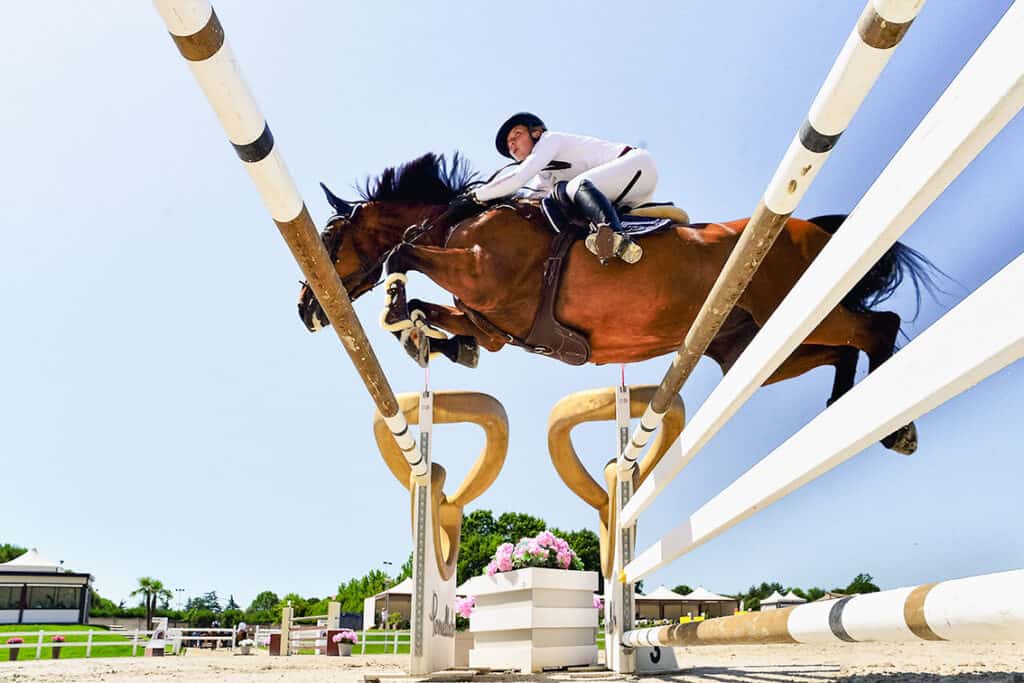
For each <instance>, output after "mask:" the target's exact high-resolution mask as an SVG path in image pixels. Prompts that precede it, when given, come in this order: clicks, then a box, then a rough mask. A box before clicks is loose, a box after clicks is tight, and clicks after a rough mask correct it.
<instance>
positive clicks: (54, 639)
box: [50, 636, 64, 643]
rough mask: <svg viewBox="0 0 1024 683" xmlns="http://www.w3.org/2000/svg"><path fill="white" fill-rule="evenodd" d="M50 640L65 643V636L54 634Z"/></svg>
mask: <svg viewBox="0 0 1024 683" xmlns="http://www.w3.org/2000/svg"><path fill="white" fill-rule="evenodd" d="M50 640H52V641H53V642H55V643H63V642H64V636H54V637H53V638H50Z"/></svg>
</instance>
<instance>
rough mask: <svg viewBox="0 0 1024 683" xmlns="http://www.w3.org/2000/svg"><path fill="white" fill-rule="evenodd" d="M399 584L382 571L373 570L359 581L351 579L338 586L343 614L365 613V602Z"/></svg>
mask: <svg viewBox="0 0 1024 683" xmlns="http://www.w3.org/2000/svg"><path fill="white" fill-rule="evenodd" d="M396 583H398V582H397V581H394V580H393V579H391V577H389V576H388V575H387V574H385V573H384V572H383V571H381V570H380V569H371V570H370V571H369V573H368V574H366V575H365V576H362V577H360V578H358V579H351V580H349V581H346V582H344V583H342V584H340V585H339V586H338V602H340V603H341V611H342V612H355V613H357V614H362V613H363V600H365V599H366V598H368V597H370V596H371V595H376V594H377V593H380V592H381V591H383V590H385V589H386V588H390V587H391V586H393V585H395V584H396Z"/></svg>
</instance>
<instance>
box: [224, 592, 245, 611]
mask: <svg viewBox="0 0 1024 683" xmlns="http://www.w3.org/2000/svg"><path fill="white" fill-rule="evenodd" d="M240 609H241V607H239V606H238V603H237V602H235V596H234V595H228V604H226V605H224V611H225V612H227V611H228V610H240Z"/></svg>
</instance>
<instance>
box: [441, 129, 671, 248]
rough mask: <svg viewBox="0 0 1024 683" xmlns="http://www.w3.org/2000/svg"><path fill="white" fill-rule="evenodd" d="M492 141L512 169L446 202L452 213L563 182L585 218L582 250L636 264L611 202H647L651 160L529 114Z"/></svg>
mask: <svg viewBox="0 0 1024 683" xmlns="http://www.w3.org/2000/svg"><path fill="white" fill-rule="evenodd" d="M494 144H495V146H496V147H497V148H498V152H499V153H500V154H501V155H502V156H506V157H508V158H510V159H514V160H515V162H516V163H515V164H512V166H513V168H514V170H512V171H511V172H509V173H506V174H505V175H502V176H500V177H498V178H496V179H494V180H492V181H491V182H489V183H487V184H485V185H482V186H480V187H478V188H476V189H475V190H472V191H471V192H468V193H466V194H464V195H460V196H459V197H457V198H456V199H455V200H453V202H452V204H451V210H452V211H454V212H464V211H467V210H472V209H477V210H478V209H479V207H480V206H481V205H482V204H483V203H484V202H488V201H490V200H492V199H498V198H501V197H507V196H509V195H512V194H514V193H516V192H518V191H519V190H521V189H523V188H526V189H527V190H531V191H544V192H550V191H551V190H552V189H554V186H555V184H556V183H558V182H560V181H567V184H566V186H565V190H566V193H567V194H568V196H569V197H570V198H571V199H572V201H573V203H575V205H576V206H577V208H579V210H580V212H581V213H582V214H583V215H584V216H585V217H586V218H587V220H589V221H590V225H591V234H590V235H589V236H588V237H587V239H586V246H587V249H589V250H590V252H591V253H593V254H594V255H595V256H597V257H598V258H600V259H601V262H602V263H603V262H604V261H605V260H607V259H609V258H611V257H612V256H617V257H619V258H621V259H622V260H623V261H625V262H626V263H636V262H637V261H639V260H640V257H641V256H643V250H642V249H641V248H640V245H639V244H637V243H636V242H634V241H633V240H632V239H630V238H629V237H628V236H627V235H625V234H623V233H622V224H621V223H620V222H619V215H618V213H616V211H615V208H614V206H613V202H612V201H609V199H608V198H609V197H612V198H614V203H615V204H626V205H630V206H637V205H639V204H642V203H644V202H646V201H649V199H650V197H651V195H652V194H654V188H655V186H656V185H657V183H658V170H657V168H656V167H655V165H654V159H653V158H652V157H651V155H650V153H649V152H647V150H644V149H637V148H635V147H630V146H629V145H624V144H621V143H614V142H607V141H605V140H601V139H598V138H592V137H585V136H582V135H573V134H571V133H557V132H555V131H550V130H548V129H547V126H545V125H544V122H543V121H541V120H540V118H539V117H537V116H536V115H534V114H530V113H528V112H520V113H518V114H515V115H513V116H511V117H510V118H509V119H508V120H507V121H505V123H503V124H501V127H500V128H499V129H498V134H497V136H496V137H495V139H494Z"/></svg>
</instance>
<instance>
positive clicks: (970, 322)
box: [624, 255, 1024, 582]
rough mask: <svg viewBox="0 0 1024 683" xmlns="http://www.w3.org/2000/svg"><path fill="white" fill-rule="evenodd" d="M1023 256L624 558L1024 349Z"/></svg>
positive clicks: (712, 529) (680, 536)
mask: <svg viewBox="0 0 1024 683" xmlns="http://www.w3.org/2000/svg"><path fill="white" fill-rule="evenodd" d="M1021 292H1024V255H1021V256H1018V257H1017V258H1016V259H1015V260H1014V261H1013V262H1012V263H1010V265H1008V266H1006V268H1004V269H1003V270H1002V271H1000V272H999V273H998V274H996V275H995V276H994V277H992V279H990V280H989V281H988V282H986V283H985V284H984V285H982V286H981V287H979V288H978V289H977V291H975V292H974V293H973V294H971V295H970V296H969V297H967V298H966V299H965V300H964V301H962V302H961V303H960V304H959V305H958V306H957V307H956V308H954V309H953V310H952V311H950V312H949V313H947V314H946V315H945V316H943V317H942V318H941V319H940V320H939V321H937V322H936V323H935V324H933V325H932V326H931V327H929V328H928V329H927V330H925V331H924V332H923V333H921V334H920V335H919V336H918V337H917V338H915V339H914V340H913V341H911V342H910V343H909V344H908V345H907V346H906V348H904V349H903V350H902V351H900V352H899V353H898V354H896V355H895V356H893V357H892V358H891V359H889V360H888V361H887V362H886V363H885V364H884V365H882V366H881V367H880V368H878V369H877V370H875V371H874V372H873V373H871V374H870V375H868V376H867V377H865V378H864V379H863V380H862V381H861V382H860V383H859V384H857V385H856V386H854V387H853V389H851V390H850V391H849V392H848V393H847V394H846V395H844V396H843V397H842V398H840V399H839V400H838V401H836V402H835V403H833V404H832V406H831V407H830V408H828V409H827V410H825V411H824V412H823V413H821V414H820V415H818V417H816V418H814V420H812V421H811V422H810V423H809V424H808V425H807V426H805V427H804V428H803V429H801V430H800V431H798V432H797V433H796V434H794V435H793V436H791V437H790V438H789V439H787V440H786V442H785V443H783V444H782V445H781V446H779V447H778V448H776V449H775V450H774V451H772V452H771V453H770V454H769V455H768V456H767V457H765V458H764V459H763V460H762V461H761V462H759V463H757V464H756V465H754V466H753V467H752V468H750V469H749V470H747V472H745V473H744V474H743V475H742V476H740V477H739V478H738V479H737V480H736V481H734V482H733V483H732V484H730V485H729V486H728V487H727V488H726V489H725V490H724V491H722V492H721V493H719V494H718V495H716V496H715V497H714V498H712V499H711V500H710V501H708V502H707V503H705V504H704V505H703V506H701V507H700V508H699V509H698V510H697V511H696V512H694V513H693V514H692V515H691V516H690V517H689V518H688V519H687V520H686V521H685V522H683V523H682V524H680V525H679V526H677V527H676V528H674V529H673V530H672V531H670V532H669V533H667V534H666V535H665V536H663V537H662V538H661V540H659V541H658V542H657V543H655V544H654V545H652V546H651V547H650V548H648V549H646V550H644V551H643V552H642V553H640V554H639V555H638V556H637V558H636V559H635V560H633V562H631V563H629V564H628V565H626V568H625V570H624V572H625V578H626V580H627V581H629V582H635V581H639V580H640V579H642V578H643V577H645V576H647V575H649V574H650V573H651V572H653V571H655V570H657V569H658V568H660V567H663V566H665V565H666V564H668V563H669V562H672V561H673V560H675V559H676V558H678V557H680V556H681V555H683V554H685V553H687V552H689V551H691V550H693V549H694V548H696V547H697V546H699V545H701V544H702V543H705V542H707V541H709V540H711V539H712V538H714V537H715V536H718V535H719V534H721V533H722V532H724V531H725V530H727V529H730V528H732V527H733V526H735V525H736V524H739V523H740V522H742V521H743V520H745V519H748V518H749V517H751V516H753V515H754V514H755V513H757V512H760V511H762V510H764V509H765V508H766V507H768V506H769V505H771V504H772V503H774V502H775V501H777V500H779V499H781V498H783V497H784V496H786V495H788V494H790V493H792V492H793V491H795V490H796V489H798V488H800V487H801V486H803V485H805V484H808V483H810V482H812V481H814V480H815V479H817V478H818V477H820V476H821V475H823V474H825V473H826V472H828V471H829V470H831V469H832V468H834V467H836V466H837V465H840V464H841V463H843V462H845V461H846V460H848V459H849V458H851V457H853V456H854V455H856V454H857V453H859V452H860V451H861V450H863V449H864V448H865V447H867V446H869V445H870V444H872V443H874V442H875V441H877V440H878V439H879V438H881V437H883V436H885V435H886V434H888V433H890V432H891V431H892V430H893V429H895V428H896V427H898V426H899V425H902V424H906V423H908V422H910V421H911V420H914V419H915V418H917V417H920V416H921V415H923V414H924V413H926V412H928V411H929V410H932V409H933V408H935V407H936V406H938V405H941V404H942V403H944V402H946V401H948V400H949V399H951V398H953V397H954V396H956V395H958V394H960V393H962V392H964V391H966V390H968V389H970V388H971V387H973V386H974V385H975V384H977V383H978V382H980V381H981V380H983V379H985V378H986V377H988V376H989V375H991V374H993V373H995V372H998V371H999V370H1001V369H1002V368H1004V367H1006V366H1007V365H1009V364H1010V363H1013V362H1014V361H1016V360H1018V359H1020V358H1021V357H1022V356H1024V315H1015V314H1013V313H1012V312H1013V311H1016V310H1019V307H1020V306H1019V299H1020V293H1021Z"/></svg>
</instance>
